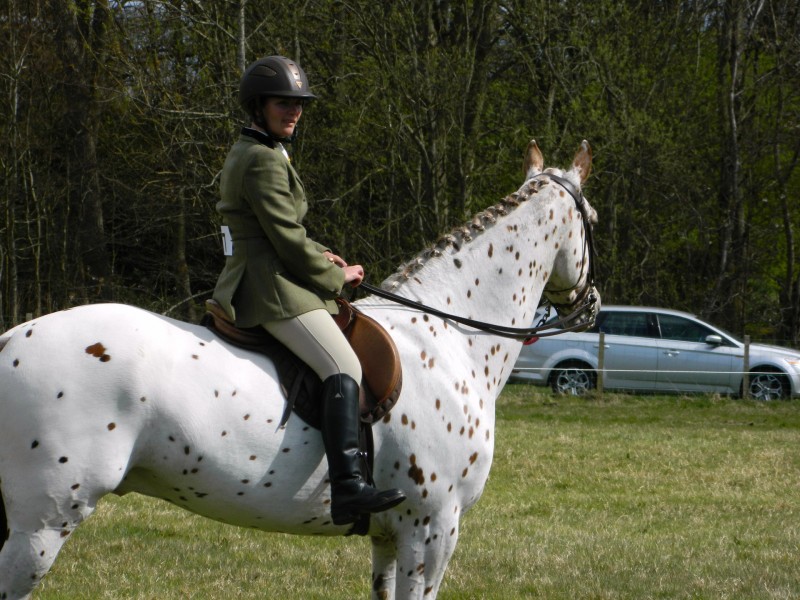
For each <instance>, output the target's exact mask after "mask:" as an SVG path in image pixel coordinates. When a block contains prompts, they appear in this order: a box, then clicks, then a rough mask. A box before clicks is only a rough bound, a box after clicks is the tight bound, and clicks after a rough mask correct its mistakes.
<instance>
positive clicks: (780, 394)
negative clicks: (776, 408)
mask: <svg viewBox="0 0 800 600" xmlns="http://www.w3.org/2000/svg"><path fill="white" fill-rule="evenodd" d="M749 389H750V397H751V398H753V399H754V400H761V401H762V402H771V401H773V400H781V399H783V398H788V397H789V382H788V381H787V380H786V375H784V374H783V373H776V372H774V371H773V372H770V371H751V372H750V388H749Z"/></svg>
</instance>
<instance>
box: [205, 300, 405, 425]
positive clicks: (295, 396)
mask: <svg viewBox="0 0 800 600" xmlns="http://www.w3.org/2000/svg"><path fill="white" fill-rule="evenodd" d="M336 302H337V304H338V305H339V314H338V315H336V316H335V317H334V320H335V321H336V323H337V324H338V325H339V328H340V329H341V330H342V332H343V333H344V335H345V337H346V338H347V339H348V341H349V342H350V345H351V346H352V348H353V350H354V351H355V353H356V356H358V358H359V360H360V361H361V368H362V371H363V381H362V384H361V394H360V404H361V421H362V422H363V423H366V424H372V423H375V422H376V421H378V420H380V419H382V418H383V417H384V416H386V414H387V413H388V412H389V411H390V410H392V408H393V407H394V405H395V404H396V403H397V400H398V398H399V397H400V391H401V388H402V378H403V377H402V369H401V367H400V355H399V353H398V352H397V346H395V344H394V340H392V338H391V337H389V334H388V333H386V330H385V329H384V328H383V327H381V326H380V324H378V322H377V321H375V320H374V319H372V318H371V317H368V316H367V315H365V314H364V313H362V312H360V311H359V310H358V309H356V307H354V306H353V305H352V304H350V303H349V302H347V301H346V300H344V299H342V298H339V299H337V301H336ZM200 323H201V324H202V325H205V326H206V327H208V328H209V329H210V330H211V331H213V332H214V333H215V334H217V335H218V336H219V337H221V338H222V339H223V340H225V341H226V342H229V343H231V344H233V345H235V346H238V347H240V348H244V349H246V350H251V351H254V352H260V353H261V354H264V355H266V356H267V357H269V358H270V359H271V360H272V362H273V363H274V364H275V367H276V368H277V371H278V379H279V382H280V385H281V389H282V390H283V393H284V396H285V397H286V409H285V410H284V413H283V417H282V418H281V426H283V425H285V424H286V422H287V421H288V419H289V416H290V415H291V413H292V412H295V413H297V415H298V416H299V417H300V418H301V419H303V421H305V422H306V423H308V424H309V425H311V426H312V427H314V428H316V429H319V428H320V424H321V421H322V418H321V398H322V381H320V379H319V377H318V376H317V374H316V373H314V371H312V370H311V369H310V368H309V367H308V365H306V364H305V363H304V362H303V361H302V360H300V359H299V358H298V357H297V356H296V355H295V354H293V353H292V352H291V351H290V350H288V349H287V348H286V347H285V346H284V345H283V344H281V343H280V342H278V340H276V339H275V338H274V337H272V336H271V335H269V334H268V333H267V332H266V331H265V330H264V329H263V328H262V327H251V328H247V329H240V328H238V327H236V325H235V324H234V323H233V321H231V319H230V318H229V317H228V315H227V313H225V311H224V310H223V309H222V307H221V306H220V305H219V304H218V303H217V302H216V301H214V300H206V314H205V316H203V319H202V320H201V321H200Z"/></svg>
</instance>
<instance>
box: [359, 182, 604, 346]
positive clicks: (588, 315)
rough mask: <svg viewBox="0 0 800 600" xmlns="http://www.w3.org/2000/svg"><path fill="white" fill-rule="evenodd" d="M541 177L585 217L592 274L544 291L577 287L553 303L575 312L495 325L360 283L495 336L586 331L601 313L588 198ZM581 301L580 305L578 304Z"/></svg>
mask: <svg viewBox="0 0 800 600" xmlns="http://www.w3.org/2000/svg"><path fill="white" fill-rule="evenodd" d="M540 177H549V178H550V179H552V180H553V181H555V182H556V183H558V184H559V185H560V186H561V187H563V188H564V189H565V190H566V191H567V193H568V194H569V195H570V196H572V199H573V201H574V202H575V206H576V208H577V209H578V211H579V212H580V214H581V218H582V220H583V230H584V251H583V256H586V253H587V250H588V254H589V260H588V273H586V277H584V269H583V268H582V269H581V272H580V274H579V275H578V280H577V282H576V283H575V285H574V286H572V287H569V288H566V289H563V290H548V289H547V286H545V289H544V291H545V292H546V293H548V294H562V293H571V292H573V291H574V290H578V288H579V287H580V289H579V290H578V293H577V298H576V300H575V301H574V302H572V303H571V304H568V305H567V304H555V303H553V302H550V301H549V300H548V302H550V304H552V306H554V307H555V309H556V311H557V312H558V314H559V316H560V315H561V312H562V311H566V310H571V312H570V313H569V314H568V315H567V316H565V317H561V318H559V319H558V320H557V321H553V322H549V323H547V325H545V324H544V321H546V319H547V315H549V310H550V309H549V306H548V309H547V313H546V315H545V317H544V318H543V319H541V320H540V321H539V323H537V325H536V326H534V327H506V326H505V325H494V324H492V323H485V322H483V321H476V320H475V319H468V318H466V317H460V316H458V315H453V314H450V313H446V312H444V311H441V310H438V309H436V308H432V307H430V306H426V305H424V304H422V303H421V302H417V301H416V300H410V299H408V298H404V297H403V296H398V295H397V294H394V293H392V292H387V291H386V290H383V289H381V288H379V287H375V286H374V285H370V284H369V283H366V282H362V283H361V285H360V286H359V288H360V289H363V290H364V291H366V292H368V293H370V294H374V295H375V296H379V297H381V298H385V299H387V300H391V301H392V302H396V303H397V304H402V305H403V306H408V307H410V308H413V309H415V310H419V311H421V312H425V313H428V314H431V315H433V316H435V317H440V318H442V319H448V320H450V321H455V322H456V323H461V324H462V325H466V326H468V327H472V328H473V329H477V330H479V331H484V332H486V333H491V334H494V335H499V336H502V337H507V338H512V339H516V340H523V341H525V340H529V339H530V338H532V337H549V336H553V335H558V334H560V333H564V332H567V331H583V330H585V329H588V328H589V327H591V326H592V325H594V320H595V317H596V316H597V300H598V298H597V294H595V291H594V273H595V271H594V269H595V256H596V255H595V250H594V240H593V238H592V224H591V223H590V222H589V214H588V210H587V208H586V198H585V197H584V196H583V194H582V193H581V192H580V191H579V190H577V189H576V188H575V186H574V185H572V183H571V182H570V181H568V180H567V179H564V178H563V177H560V176H558V175H553V174H551V173H539V174H537V175H534V176H533V177H532V178H531V179H538V178H540ZM581 280H583V286H582V287H581V284H580V282H581ZM576 304H577V307H576Z"/></svg>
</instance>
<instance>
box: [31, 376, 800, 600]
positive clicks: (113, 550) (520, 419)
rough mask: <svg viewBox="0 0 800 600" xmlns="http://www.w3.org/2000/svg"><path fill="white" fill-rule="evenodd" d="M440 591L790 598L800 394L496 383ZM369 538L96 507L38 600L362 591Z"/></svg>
mask: <svg viewBox="0 0 800 600" xmlns="http://www.w3.org/2000/svg"><path fill="white" fill-rule="evenodd" d="M496 440H497V441H496V448H495V464H494V467H493V470H492V475H491V477H490V479H489V483H488V485H487V487H486V491H485V493H484V496H483V498H482V499H481V500H480V502H479V503H478V505H477V506H476V507H475V508H474V509H473V510H472V511H471V512H470V513H468V514H467V515H466V516H465V517H464V519H463V521H462V530H461V536H460V539H459V545H458V548H457V549H456V553H455V555H454V557H453V560H452V561H451V564H450V568H449V569H448V572H447V575H446V576H445V582H444V584H443V586H442V590H441V592H440V595H439V597H440V598H441V599H473V598H474V599H496V600H508V599H513V598H547V599H576V598H591V599H606V598H607V599H626V598H630V599H647V598H687V599H688V598H692V599H700V598H703V599H705V598H708V599H715V600H716V599H725V598H742V599H745V598H747V599H759V598H770V599H772V598H786V599H789V598H798V597H800V566H798V558H800V520H799V519H798V517H800V493H799V492H800V479H799V476H800V404H799V403H797V402H777V403H770V404H759V403H756V402H750V401H741V400H731V399H723V398H714V397H706V396H693V397H683V396H680V397H679V396H674V397H665V396H626V395H611V394H606V395H605V396H603V398H602V399H598V398H593V399H588V400H587V399H574V398H562V397H556V396H553V395H551V394H550V393H549V392H547V391H545V390H541V389H538V388H533V387H530V386H525V385H509V386H507V388H506V390H505V392H504V394H503V396H502V397H501V401H500V403H499V405H498V431H497V435H496ZM369 555H370V549H369V543H368V541H367V540H366V539H363V538H346V539H345V538H335V539H317V538H300V537H291V536H283V535H276V534H265V533H260V532H256V531H251V530H244V529H237V528H233V527H229V526H225V525H221V524H217V523H215V522H212V521H208V520H205V519H201V518H199V517H196V516H194V515H191V514H188V513H185V512H183V511H180V510H178V509H176V508H174V507H172V506H171V505H168V504H166V503H164V502H160V501H156V500H151V499H148V498H144V497H141V496H136V495H130V496H127V497H125V498H108V499H107V500H104V501H103V502H102V504H101V505H100V507H99V508H98V511H97V513H96V514H95V516H93V517H92V518H91V519H90V520H89V521H87V523H85V524H84V525H82V526H81V527H80V528H79V529H78V530H77V531H76V532H75V534H73V536H72V539H71V540H70V541H69V543H68V544H67V545H66V546H65V548H64V550H63V551H62V553H61V555H60V556H59V558H58V560H57V561H56V565H55V567H54V568H53V570H52V571H51V573H50V575H48V577H47V578H46V579H45V581H44V583H43V584H42V585H41V586H40V587H39V588H38V590H37V592H36V594H35V596H34V597H35V598H37V599H65V598H70V599H72V598H87V599H96V598H142V599H144V598H148V599H149V598H159V599H170V598H237V599H238V598H242V599H248V598H253V599H255V598H282V599H283V598H301V599H308V598H320V599H322V598H325V599H348V600H349V599H353V598H368V597H369V574H370V558H369Z"/></svg>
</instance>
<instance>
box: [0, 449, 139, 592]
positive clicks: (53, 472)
mask: <svg viewBox="0 0 800 600" xmlns="http://www.w3.org/2000/svg"><path fill="white" fill-rule="evenodd" d="M66 437H68V436H65V438H66ZM36 439H37V442H35V443H33V444H30V443H29V445H28V449H27V452H26V453H23V454H21V455H18V457H17V460H16V461H15V462H11V461H6V462H5V463H3V468H4V472H3V478H2V493H3V501H4V506H5V513H6V519H7V521H8V531H9V537H8V539H7V540H6V542H5V544H4V545H3V548H2V550H0V600H11V599H17V598H26V597H27V596H28V595H29V594H30V593H31V591H32V590H33V589H34V588H35V587H36V585H37V584H38V583H39V581H41V579H42V578H43V577H44V576H45V575H46V574H47V572H48V571H49V570H50V567H51V566H52V564H53V561H54V560H55V558H56V555H57V554H58V552H59V550H61V547H62V546H63V545H64V542H65V541H66V540H67V539H68V538H69V536H70V534H71V533H72V532H73V531H74V530H75V528H76V527H78V525H80V524H81V523H82V522H83V521H84V520H85V519H86V518H88V517H89V516H90V515H91V514H92V513H93V512H94V509H95V507H96V505H97V502H98V500H99V499H100V498H101V497H103V496H104V495H106V494H107V493H109V492H111V491H113V490H114V489H116V488H117V486H118V485H119V484H120V481H121V480H122V477H123V476H124V474H125V470H126V466H127V463H128V461H129V460H130V451H131V446H132V444H126V443H124V442H121V443H119V445H116V444H115V443H111V442H110V441H109V442H108V443H100V442H97V441H94V442H87V440H86V439H80V437H76V438H72V437H70V439H69V440H67V441H63V442H60V443H58V444H51V443H47V444H45V443H39V442H38V440H40V439H46V437H45V435H40V436H37V438H36ZM53 445H57V446H58V450H54V449H53V448H52V446H53Z"/></svg>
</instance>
